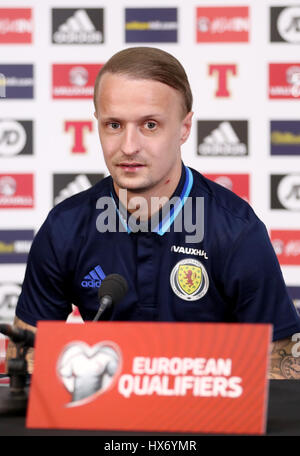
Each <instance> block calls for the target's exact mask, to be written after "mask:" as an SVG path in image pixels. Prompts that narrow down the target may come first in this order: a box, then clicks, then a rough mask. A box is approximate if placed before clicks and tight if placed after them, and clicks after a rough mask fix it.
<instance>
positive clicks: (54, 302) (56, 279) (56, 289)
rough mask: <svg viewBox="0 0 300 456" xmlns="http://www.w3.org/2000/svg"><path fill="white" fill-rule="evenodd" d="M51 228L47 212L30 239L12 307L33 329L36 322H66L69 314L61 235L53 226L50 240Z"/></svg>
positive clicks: (63, 247)
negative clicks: (45, 217)
mask: <svg viewBox="0 0 300 456" xmlns="http://www.w3.org/2000/svg"><path fill="white" fill-rule="evenodd" d="M52 225H53V220H52V217H51V212H50V214H49V215H48V217H47V219H46V221H45V222H44V224H43V225H42V227H41V228H40V230H39V231H38V233H37V234H36V236H35V238H34V240H33V243H32V246H31V249H30V252H29V255H28V261H27V266H26V272H25V277H24V282H23V285H22V292H21V294H20V297H19V300H18V303H17V307H16V316H17V317H18V318H20V319H21V320H23V321H24V322H25V323H28V324H30V325H33V326H36V324H37V322H38V321H39V320H66V318H67V316H68V314H69V313H70V312H71V311H72V305H71V302H70V300H69V299H68V293H67V277H66V272H65V271H63V268H62V267H61V263H62V257H63V255H64V250H65V246H64V236H63V233H62V232H59V227H58V226H56V227H55V237H54V236H53V235H52Z"/></svg>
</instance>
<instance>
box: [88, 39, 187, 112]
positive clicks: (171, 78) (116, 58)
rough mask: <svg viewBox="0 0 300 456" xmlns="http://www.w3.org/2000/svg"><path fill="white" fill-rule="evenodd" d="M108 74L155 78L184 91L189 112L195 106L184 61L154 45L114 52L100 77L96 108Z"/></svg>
mask: <svg viewBox="0 0 300 456" xmlns="http://www.w3.org/2000/svg"><path fill="white" fill-rule="evenodd" d="M105 73H114V74H120V75H126V76H129V77H132V78H134V79H151V80H153V81H158V82H162V83H164V84H167V85H168V86H170V87H173V88H174V89H176V90H178V91H179V92H180V93H181V95H182V98H183V106H184V112H185V114H187V113H188V112H190V111H191V109H192V104H193V96H192V91H191V87H190V84H189V81H188V77H187V75H186V72H185V70H184V68H183V66H182V65H181V63H180V62H179V61H178V60H177V59H176V58H175V57H174V56H172V55H171V54H169V53H168V52H166V51H163V50H161V49H157V48H152V47H133V48H128V49H124V50H122V51H120V52H117V53H116V54H114V55H113V56H112V57H111V58H110V59H109V60H108V61H107V62H106V63H105V65H103V67H102V68H101V70H100V71H99V73H98V75H97V77H96V81H95V87H94V106H95V110H96V111H97V107H96V106H97V105H96V101H97V96H98V88H99V82H100V79H101V77H102V76H103V74H105Z"/></svg>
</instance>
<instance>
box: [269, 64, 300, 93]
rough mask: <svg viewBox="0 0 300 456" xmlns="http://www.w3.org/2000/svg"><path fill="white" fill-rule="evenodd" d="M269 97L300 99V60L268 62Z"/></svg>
mask: <svg viewBox="0 0 300 456" xmlns="http://www.w3.org/2000/svg"><path fill="white" fill-rule="evenodd" d="M269 98H271V99H274V98H276V99H286V98H288V99H294V100H295V99H296V100H297V99H298V100H299V99H300V62H299V63H270V64H269Z"/></svg>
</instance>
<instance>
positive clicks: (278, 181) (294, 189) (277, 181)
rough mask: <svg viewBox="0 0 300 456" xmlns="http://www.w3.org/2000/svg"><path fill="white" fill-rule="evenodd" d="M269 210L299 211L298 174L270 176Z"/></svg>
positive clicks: (299, 184) (299, 180) (299, 182)
mask: <svg viewBox="0 0 300 456" xmlns="http://www.w3.org/2000/svg"><path fill="white" fill-rule="evenodd" d="M271 209H285V210H290V211H300V173H299V174H272V175H271Z"/></svg>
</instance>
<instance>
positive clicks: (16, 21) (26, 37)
mask: <svg viewBox="0 0 300 456" xmlns="http://www.w3.org/2000/svg"><path fill="white" fill-rule="evenodd" d="M32 34H33V19H32V9H31V8H0V44H30V43H32Z"/></svg>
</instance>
